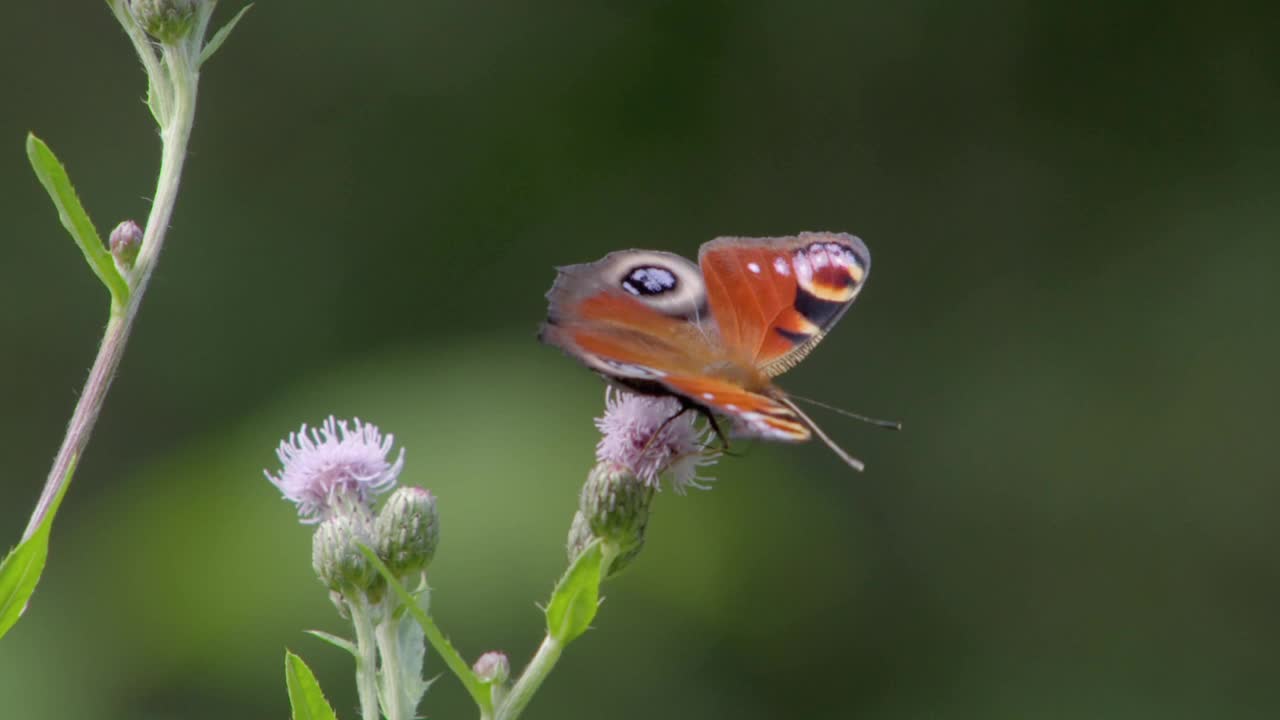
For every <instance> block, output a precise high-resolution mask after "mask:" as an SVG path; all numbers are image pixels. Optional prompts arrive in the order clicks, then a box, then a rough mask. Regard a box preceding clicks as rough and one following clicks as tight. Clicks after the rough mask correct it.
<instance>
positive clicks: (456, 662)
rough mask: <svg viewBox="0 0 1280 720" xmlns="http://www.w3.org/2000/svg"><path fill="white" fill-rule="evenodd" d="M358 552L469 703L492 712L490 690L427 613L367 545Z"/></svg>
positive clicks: (362, 546)
mask: <svg viewBox="0 0 1280 720" xmlns="http://www.w3.org/2000/svg"><path fill="white" fill-rule="evenodd" d="M360 552H362V553H364V556H365V557H367V558H369V562H371V563H373V566H374V567H375V568H377V569H378V572H379V573H380V574H381V575H382V577H383V578H384V579H385V580H386V581H387V585H388V586H389V587H390V588H391V590H392V592H394V593H395V594H396V596H397V597H399V598H400V603H401V604H402V605H404V606H405V607H406V608H407V609H408V610H409V614H410V615H413V619H414V620H417V621H418V625H420V626H422V633H423V634H424V635H426V636H427V641H428V642H430V643H431V647H432V648H434V649H435V651H436V652H437V653H439V654H440V659H441V660H444V664H445V665H446V666H448V668H449V669H450V670H452V671H453V674H454V675H456V676H458V680H460V681H461V682H462V685H463V687H465V688H466V689H467V693H468V694H469V695H471V699H472V700H474V701H475V703H476V705H477V706H478V707H479V708H480V709H481V710H484V711H491V710H492V709H493V701H492V700H491V699H490V697H489V686H488V685H487V684H485V683H482V682H480V678H478V677H476V674H475V673H474V672H471V666H470V665H468V664H467V661H466V660H463V659H462V655H461V654H459V653H458V651H457V650H455V649H454V647H453V643H450V642H449V638H447V637H445V636H444V633H442V632H440V628H439V627H437V626H436V623H435V621H434V620H432V619H431V616H430V615H428V614H427V611H426V610H423V609H422V605H421V604H420V602H419V599H418V598H416V597H414V595H413V593H411V592H409V591H408V590H406V589H405V587H404V585H401V584H400V581H399V580H397V579H396V576H395V575H392V574H391V570H389V569H388V568H387V564H386V563H384V562H382V559H381V558H379V557H378V554H377V553H376V552H374V551H373V550H371V549H370V548H369V547H368V546H367V545H361V546H360Z"/></svg>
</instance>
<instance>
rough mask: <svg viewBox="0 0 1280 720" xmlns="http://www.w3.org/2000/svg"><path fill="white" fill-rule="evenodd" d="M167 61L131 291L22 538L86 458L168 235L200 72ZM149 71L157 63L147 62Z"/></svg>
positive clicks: (172, 55)
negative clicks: (163, 120)
mask: <svg viewBox="0 0 1280 720" xmlns="http://www.w3.org/2000/svg"><path fill="white" fill-rule="evenodd" d="M164 60H165V65H166V68H167V71H168V73H169V78H170V80H171V81H172V82H171V85H170V87H171V88H172V90H173V96H172V98H171V101H172V104H171V106H170V107H171V109H172V113H171V114H170V115H169V117H168V118H167V119H168V123H167V124H166V126H165V127H163V128H161V131H160V137H161V140H162V142H163V149H162V150H161V155H160V176H159V178H158V179H157V180H156V192H155V195H154V197H155V200H154V201H152V203H151V213H150V215H149V216H148V217H147V226H146V230H145V233H144V235H143V239H142V248H141V249H140V250H139V252H138V258H137V261H136V262H135V264H134V267H133V271H132V272H131V273H129V274H128V276H127V277H126V279H127V280H128V281H129V285H130V289H131V292H130V293H129V299H128V301H127V302H126V303H125V304H124V306H123V307H121V306H119V305H116V304H114V303H113V304H112V306H111V315H110V318H109V319H108V321H107V328H106V330H105V331H104V332H103V335H102V344H101V345H100V346H99V347H98V356H97V358H96V359H95V360H94V361H93V367H92V369H90V371H89V379H88V380H86V381H85V385H84V390H83V391H82V392H81V393H80V400H79V401H78V402H77V403H76V408H75V411H74V412H73V413H72V415H71V421H70V422H69V423H68V424H67V433H66V435H65V436H63V439H62V446H61V447H59V448H58V454H57V455H56V456H55V457H54V460H53V467H52V468H51V469H50V470H49V477H48V479H46V480H45V485H44V490H43V491H41V493H40V500H39V501H38V502H37V503H36V507H35V510H34V511H32V513H31V519H30V520H29V521H28V522H27V529H26V530H25V531H24V532H23V534H22V538H23V539H24V540H26V539H27V538H29V537H31V535H32V534H34V533H35V531H36V528H38V527H40V523H41V522H43V520H44V518H45V516H46V515H47V514H48V513H49V508H50V507H51V505H52V504H53V501H54V498H56V497H57V496H58V494H59V491H60V490H61V489H62V486H63V485H65V484H66V483H69V482H71V473H70V472H68V470H70V468H71V463H72V461H73V460H74V459H75V458H80V457H83V456H84V449H85V446H86V445H88V444H89V436H90V435H91V434H92V433H93V426H94V425H95V424H96V423H97V421H98V415H99V414H100V413H101V412H102V404H103V402H104V401H105V400H106V397H107V391H108V390H109V389H110V388H111V381H112V380H114V379H115V375H116V370H117V368H119V366H120V359H121V358H122V357H123V356H124V349H125V345H126V344H127V343H128V341H129V333H130V331H131V330H132V329H133V323H134V320H136V319H137V316H138V308H139V307H140V306H141V304H142V297H143V295H144V293H145V292H146V289H147V283H148V281H149V280H150V279H151V273H152V271H154V270H155V266H156V261H157V260H158V258H159V256H160V250H161V248H162V247H163V246H164V239H165V235H166V233H167V231H168V229H169V219H170V218H171V217H172V216H173V207H174V204H175V202H176V201H177V199H178V185H179V181H180V180H181V178H182V165H183V162H184V161H185V160H186V157H187V142H188V140H190V138H191V126H192V122H193V121H194V119H195V112H196V88H197V85H198V82H199V73H198V72H197V70H196V69H195V68H194V67H193V66H192V65H191V62H190V58H189V57H188V56H187V55H186V53H184V52H183V51H181V50H179V49H177V48H173V47H170V46H167V45H166V46H165V48H164ZM147 68H148V72H151V70H152V65H150V64H148V66H147Z"/></svg>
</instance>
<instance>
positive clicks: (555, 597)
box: [547, 540, 604, 645]
mask: <svg viewBox="0 0 1280 720" xmlns="http://www.w3.org/2000/svg"><path fill="white" fill-rule="evenodd" d="M603 559H604V556H603V549H602V544H601V542H600V541H599V540H594V541H592V543H591V544H590V545H588V546H587V547H586V548H585V549H584V550H583V551H582V553H581V554H579V555H578V558H577V559H576V560H574V561H573V564H572V565H570V566H569V569H568V570H566V571H565V573H564V577H562V578H560V582H559V583H557V584H556V589H555V591H554V592H552V593H551V602H549V603H547V634H548V635H550V636H551V637H553V638H555V639H556V640H558V641H559V642H560V643H561V644H562V645H568V644H569V643H570V642H572V641H573V640H574V639H576V638H577V637H578V636H579V635H581V634H582V633H584V632H586V631H587V628H588V627H590V626H591V621H592V620H594V619H595V617H596V610H598V609H599V607H600V580H601V577H600V569H601V564H602V561H603Z"/></svg>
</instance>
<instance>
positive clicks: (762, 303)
mask: <svg viewBox="0 0 1280 720" xmlns="http://www.w3.org/2000/svg"><path fill="white" fill-rule="evenodd" d="M698 262H699V264H700V265H701V268H702V276H703V279H704V281H705V283H706V295H707V306H708V309H709V310H710V313H711V316H712V317H713V318H715V322H716V325H717V326H718V327H719V333H720V341H721V343H722V344H723V345H724V347H725V349H726V351H727V352H728V353H730V354H731V355H732V356H734V357H737V358H741V361H742V362H747V363H750V364H751V366H752V367H755V368H758V369H759V370H760V371H761V372H763V373H765V374H766V375H768V376H770V377H773V376H777V375H781V374H782V373H784V372H786V371H787V370H789V369H791V368H792V367H794V366H795V364H796V363H798V362H800V360H802V359H803V358H804V356H805V355H808V354H809V352H810V351H811V350H813V348H814V346H816V345H817V344H818V342H820V341H821V340H822V338H823V336H824V335H825V334H826V332H827V330H829V329H830V328H831V326H832V325H834V324H835V323H836V321H837V320H839V319H840V316H841V315H843V314H844V313H845V311H847V310H848V309H849V306H850V305H851V304H852V303H853V301H854V299H855V298H856V297H857V296H858V292H859V291H860V290H861V289H862V285H863V283H865V282H866V279H867V275H868V273H870V271H871V253H870V252H869V251H868V250H867V246H866V245H865V244H864V243H863V242H862V240H860V239H858V238H857V237H855V236H853V235H849V234H847V233H825V232H823V233H800V234H799V235H796V236H789V237H779V238H736V237H722V238H716V239H715V240H712V241H711V242H708V243H706V244H704V245H703V246H702V249H701V251H700V252H699V253H698Z"/></svg>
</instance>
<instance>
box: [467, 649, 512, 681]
mask: <svg viewBox="0 0 1280 720" xmlns="http://www.w3.org/2000/svg"><path fill="white" fill-rule="evenodd" d="M471 670H472V671H473V672H475V674H476V677H477V678H479V680H480V682H482V683H490V684H493V685H501V684H503V683H505V682H506V681H507V678H509V677H511V661H510V660H508V659H507V656H506V654H505V653H501V652H497V651H490V652H487V653H485V654H483V655H481V656H480V659H479V660H477V661H476V664H475V665H474V666H472V668H471Z"/></svg>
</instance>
